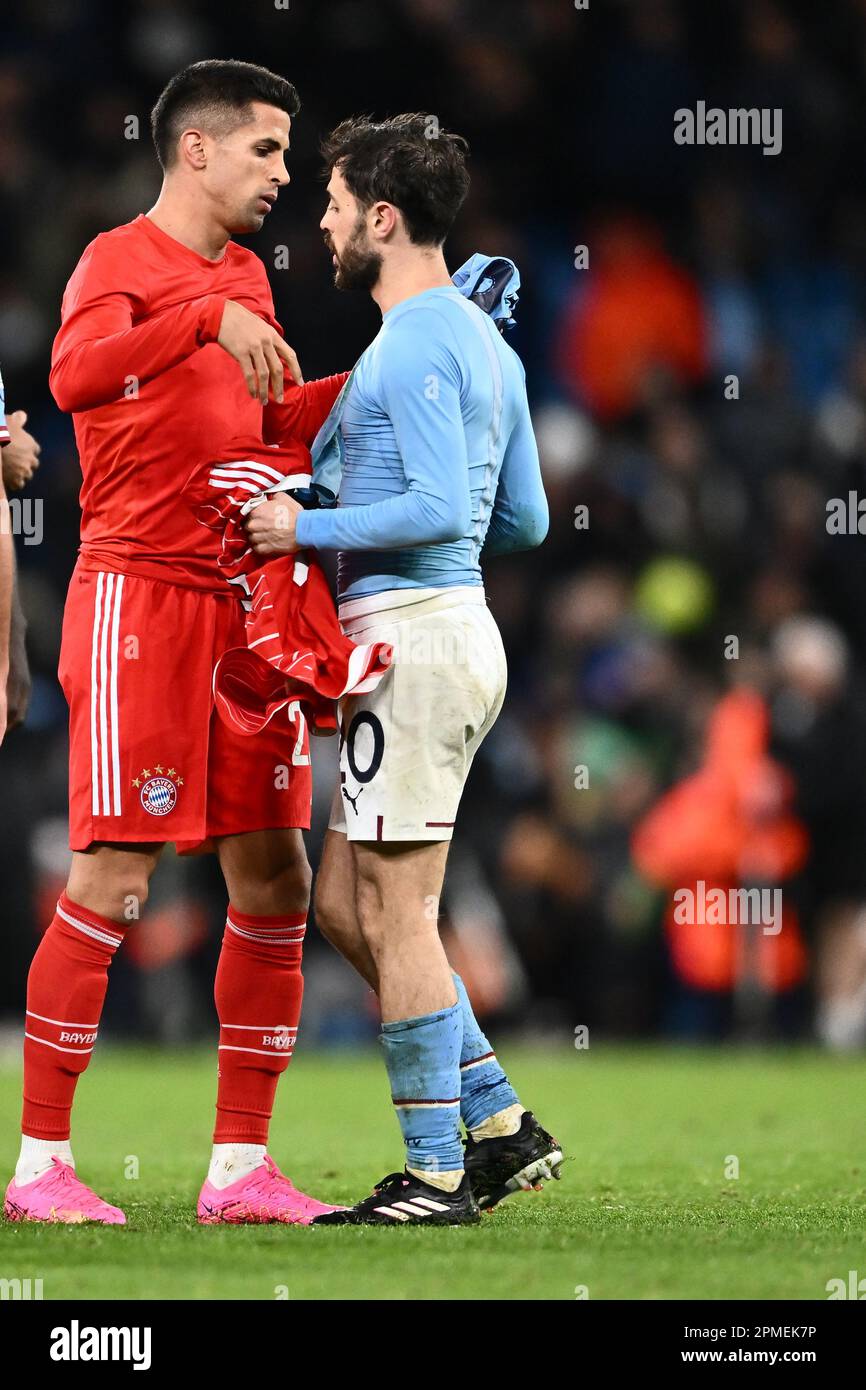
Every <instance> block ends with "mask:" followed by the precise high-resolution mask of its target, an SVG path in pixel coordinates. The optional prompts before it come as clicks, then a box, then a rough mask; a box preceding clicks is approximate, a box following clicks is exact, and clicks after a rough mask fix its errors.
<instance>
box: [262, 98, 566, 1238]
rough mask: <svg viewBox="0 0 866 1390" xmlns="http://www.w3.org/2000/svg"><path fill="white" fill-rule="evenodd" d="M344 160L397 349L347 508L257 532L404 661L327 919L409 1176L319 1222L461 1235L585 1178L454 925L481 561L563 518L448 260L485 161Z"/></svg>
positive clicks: (443, 153) (488, 673) (490, 325)
mask: <svg viewBox="0 0 866 1390" xmlns="http://www.w3.org/2000/svg"><path fill="white" fill-rule="evenodd" d="M324 154H325V159H326V165H327V168H328V169H329V171H330V181H329V183H328V199H329V201H328V207H327V211H326V213H325V216H324V217H323V219H322V222H321V227H322V229H323V231H324V233H325V240H326V243H327V245H328V248H329V250H330V251H331V253H332V256H333V262H334V266H335V281H336V284H337V285H338V287H340V288H360V289H365V290H368V291H369V292H370V293H371V294H372V297H373V299H374V300H375V301H376V303H377V304H378V306H379V308H380V309H381V311H382V315H383V320H382V328H381V330H380V332H379V334H378V335H377V337H376V338H375V339H374V341H373V342H372V343H371V345H370V347H369V348H368V349H367V350H366V352H365V353H364V354H363V356H362V357H361V359H360V361H359V363H358V365H357V367H356V368H355V371H354V373H353V374H352V377H351V379H350V381H349V382H348V383H347V385H346V388H345V389H344V392H343V396H342V398H341V400H340V401H338V403H337V405H336V406H335V410H334V412H332V418H331V419H330V420H329V422H327V423H326V426H325V429H324V430H323V433H322V435H320V437H319V440H317V445H316V448H314V460H316V461H317V471H316V474H315V476H316V477H317V479H318V480H320V481H323V482H325V481H330V475H329V474H328V472H327V470H328V468H330V467H331V466H332V465H331V464H329V463H327V462H326V460H327V459H328V457H329V450H330V453H331V454H336V456H337V458H338V459H339V465H340V467H341V472H342V477H341V481H340V485H339V507H338V508H337V509H335V510H331V511H328V510H321V511H300V509H298V508H297V507H296V505H295V503H294V502H292V501H291V500H290V499H286V498H284V497H283V498H275V499H272V500H270V501H268V502H266V503H264V504H263V505H262V506H260V507H259V508H258V509H256V510H255V511H253V512H252V514H251V518H250V521H249V523H248V530H249V534H250V538H251V541H252V544H253V546H254V547H255V549H256V550H257V552H259V553H260V554H263V555H270V554H278V553H289V552H291V551H293V550H296V549H299V548H302V547H304V546H316V547H318V548H320V549H329V548H330V549H335V550H338V551H339V552H340V554H339V582H338V590H339V592H338V598H339V612H340V620H341V623H342V625H343V628H344V631H345V632H346V633H347V635H348V636H350V637H352V638H353V639H355V640H357V641H358V642H362V643H363V642H370V641H385V642H390V643H392V645H393V647H394V662H393V665H392V667H391V669H390V670H389V672H388V673H387V674H386V676H385V677H384V678H383V680H382V681H381V683H380V684H379V686H378V687H377V688H376V689H375V690H374V691H372V692H370V693H369V694H366V695H360V696H355V697H352V698H350V699H347V700H345V701H344V702H343V706H342V709H341V747H340V785H339V786H338V788H337V792H336V796H335V800H334V806H333V809H332V813H331V820H330V828H329V831H328V835H327V839H326V843H325V849H324V853H323V858H322V864H321V868H320V870H319V876H318V882H317V891H316V919H317V922H318V924H319V926H320V928H321V930H322V931H323V932H324V933H325V935H326V936H327V937H328V938H329V940H331V941H332V942H333V944H334V945H335V946H337V948H338V949H339V950H341V951H342V952H343V954H344V955H345V956H346V957H347V959H349V960H350V961H351V962H352V964H353V965H355V967H356V968H357V969H358V970H359V971H360V973H361V974H362V975H363V976H364V977H365V979H367V980H368V981H369V983H370V984H371V985H372V987H373V988H374V989H375V990H376V991H377V993H378V995H379V1000H380V1004H381V1009H382V1042H383V1045H384V1051H385V1061H386V1065H387V1068H388V1076H389V1080H390V1084H391V1095H392V1099H393V1103H394V1106H395V1108H396V1111H397V1115H398V1118H399V1121H400V1125H401V1128H402V1131H403V1137H404V1141H405V1146H406V1168H405V1170H404V1171H403V1172H402V1173H395V1174H391V1175H389V1176H388V1177H387V1178H384V1179H383V1180H382V1181H381V1182H380V1183H379V1184H377V1186H376V1189H375V1190H374V1192H373V1194H372V1196H370V1197H367V1198H365V1199H364V1200H362V1201H360V1202H359V1203H357V1205H355V1206H353V1207H350V1208H348V1209H346V1210H342V1211H337V1212H333V1213H331V1214H329V1215H327V1216H325V1217H324V1218H319V1220H321V1221H322V1222H323V1223H327V1224H359V1223H364V1224H377V1225H402V1224H405V1223H419V1224H427V1225H431V1224H449V1225H457V1224H463V1223H465V1222H471V1221H477V1220H478V1219H479V1209H480V1208H481V1207H491V1206H494V1205H495V1204H496V1202H498V1201H499V1200H501V1198H502V1197H505V1196H507V1195H508V1193H509V1192H511V1191H518V1190H520V1188H529V1187H533V1186H538V1185H540V1183H541V1182H542V1181H543V1180H545V1179H546V1178H550V1177H551V1176H558V1173H559V1166H560V1164H561V1162H562V1154H561V1152H560V1150H559V1147H558V1145H557V1144H556V1142H555V1140H554V1139H552V1137H551V1136H550V1135H549V1134H548V1133H547V1132H546V1131H545V1130H543V1129H542V1127H541V1125H540V1124H539V1123H538V1122H537V1120H535V1118H534V1116H533V1115H532V1113H531V1112H530V1111H527V1110H525V1109H524V1107H523V1106H522V1105H521V1104H520V1102H519V1100H518V1098H517V1095H516V1093H515V1092H514V1090H513V1089H512V1087H511V1085H510V1083H509V1082H508V1079H507V1077H506V1076H505V1073H504V1071H503V1070H502V1067H501V1066H500V1065H499V1062H498V1061H497V1059H496V1056H495V1054H494V1052H493V1049H492V1048H491V1046H490V1044H489V1042H488V1041H487V1039H486V1038H485V1036H484V1034H483V1033H482V1032H481V1030H480V1028H479V1026H478V1024H477V1022H476V1020H475V1017H474V1014H473V1012H472V1008H471V1005H470V1003H469V1000H468V997H467V994H466V990H465V988H464V986H463V983H462V981H461V980H460V978H459V977H458V976H456V975H454V974H453V973H452V971H451V968H450V966H449V964H448V961H447V959H446V956H445V952H444V950H443V948H442V944H441V942H440V939H439V934H438V930H437V922H436V919H437V907H438V902H439V895H440V892H441V889H442V883H443V879H444V873H445V863H446V859H447V855H448V846H449V843H450V839H451V835H452V829H453V825H454V821H455V818H456V814H457V807H458V805H459V802H460V796H461V793H462V791H463V787H464V784H465V781H466V777H467V774H468V772H469V768H470V765H471V763H472V759H473V757H474V755H475V753H476V751H477V749H478V747H479V745H480V744H481V741H482V740H483V738H484V737H485V735H486V734H487V733H488V731H489V730H490V728H491V727H492V725H493V723H494V721H495V719H496V716H497V715H498V713H499V710H500V708H501V705H502V702H503V699H504V695H505V684H506V663H505V654H504V651H503V647H502V641H501V638H500V635H499V630H498V628H497V626H496V623H495V622H494V620H493V617H492V615H491V614H490V612H489V610H488V608H487V605H486V602H485V597H484V588H483V583H482V575H481V563H480V561H481V556H482V552H483V553H484V554H485V555H486V554H496V553H502V552H506V551H511V550H521V549H527V548H529V547H531V546H535V545H539V544H540V543H541V541H542V540H543V539H544V536H545V534H546V531H547V521H548V516H547V503H546V500H545V496H544V491H543V487H542V482H541V474H540V470H539V465H538V452H537V449H536V445H535V439H534V436H533V431H532V423H531V420H530V416H529V407H528V404H527V400H526V387H525V381H524V372H523V367H522V365H521V363H520V360H519V358H518V357H517V356H516V354H515V353H514V352H513V351H512V350H511V348H509V347H508V346H507V345H506V344H505V342H504V340H503V338H502V337H501V336H500V333H499V332H498V330H497V327H496V324H495V323H494V321H493V319H492V318H491V317H490V315H489V314H488V313H485V312H484V310H483V309H482V308H480V307H479V304H478V303H477V302H473V301H472V300H471V299H470V298H469V297H467V295H465V294H464V293H461V291H460V290H459V289H457V288H455V285H454V284H453V283H452V280H451V278H450V276H449V274H448V270H447V268H446V264H445V259H444V256H443V252H442V246H443V243H444V240H445V237H446V235H447V234H448V232H449V230H450V228H451V225H452V223H453V221H454V218H455V216H456V214H457V212H458V210H459V208H460V206H461V204H462V202H463V200H464V198H465V196H466V193H467V190H468V186H469V177H468V174H467V171H466V165H465V154H466V144H465V141H463V140H462V139H461V138H460V137H459V136H456V135H453V134H449V133H448V132H445V131H442V130H440V129H438V128H437V127H436V125H435V123H431V120H430V119H429V118H427V117H424V116H421V115H404V116H398V117H394V118H393V119H391V120H388V121H384V122H382V123H377V124H373V123H371V122H369V121H368V120H364V119H361V120H351V121H346V122H344V123H343V124H342V125H341V126H339V127H338V128H337V130H336V131H334V133H333V134H332V135H331V137H330V138H329V139H328V140H327V141H326V143H325V147H324ZM476 259H478V258H476ZM494 265H497V266H499V267H502V266H503V265H504V266H506V267H508V268H509V270H510V269H513V268H512V267H510V263H508V262H502V261H499V262H495V263H494ZM495 279H496V277H495V275H494V276H491V277H490V280H491V288H492V292H491V293H490V294H489V299H490V301H491V303H495V301H496V284H495ZM479 289H480V291H481V296H480V297H481V298H482V299H483V293H484V290H485V285H484V284H481V285H480V286H479ZM478 298H479V296H478V295H476V299H478ZM505 315H506V317H507V310H506V311H505ZM338 471H339V468H338ZM461 1118H462V1120H463V1123H464V1125H465V1127H466V1130H467V1136H468V1137H467V1141H466V1145H465V1152H464V1146H463V1144H462V1143H461V1139H460V1128H459V1126H460V1120H461Z"/></svg>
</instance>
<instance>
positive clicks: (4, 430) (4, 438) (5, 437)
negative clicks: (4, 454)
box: [0, 372, 9, 445]
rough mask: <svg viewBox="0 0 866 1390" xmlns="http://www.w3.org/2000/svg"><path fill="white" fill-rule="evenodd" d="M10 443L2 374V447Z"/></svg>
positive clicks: (0, 422)
mask: <svg viewBox="0 0 866 1390" xmlns="http://www.w3.org/2000/svg"><path fill="white" fill-rule="evenodd" d="M8 443H9V426H8V425H7V423H6V393H5V391H4V389H3V374H2V372H0V445H3V444H8Z"/></svg>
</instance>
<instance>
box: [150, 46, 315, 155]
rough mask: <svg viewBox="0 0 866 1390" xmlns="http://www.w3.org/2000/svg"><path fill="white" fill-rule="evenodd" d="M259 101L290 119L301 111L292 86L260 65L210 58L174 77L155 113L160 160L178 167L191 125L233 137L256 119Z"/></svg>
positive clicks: (152, 122)
mask: <svg viewBox="0 0 866 1390" xmlns="http://www.w3.org/2000/svg"><path fill="white" fill-rule="evenodd" d="M254 101H262V102H264V103H265V105H267V106H276V107H278V108H279V110H280V111H285V112H287V113H288V115H290V116H295V115H297V113H298V111H300V109H301V100H300V97H299V96H298V93H297V92H296V90H295V88H294V87H293V86H292V84H291V82H287V81H286V79H285V78H284V77H279V76H278V75H277V74H276V73H275V72H269V71H268V69H267V68H260V67H259V66H258V64H256V63H239V62H237V61H236V60H235V59H234V58H227V59H221V58H207V59H205V61H204V62H201V63H192V64H191V65H190V66H189V67H186V68H183V69H182V70H181V71H180V72H178V73H175V75H174V77H173V78H172V79H171V81H170V82H169V84H168V86H167V87H166V88H165V89H164V90H163V91H162V93H161V94H160V96H159V99H158V101H157V103H156V105H155V106H154V108H153V110H152V112H151V113H150V129H151V134H152V135H153V143H154V146H155V147H156V156H157V159H158V160H159V162H160V164H161V165H162V167H163V169H168V168H170V166H171V165H172V164H173V163H174V158H175V153H176V146H177V142H178V140H179V138H180V136H181V134H182V132H183V131H184V130H186V129H187V128H188V126H189V125H190V123H191V122H194V121H201V123H202V124H203V125H207V126H208V127H209V129H210V130H213V131H215V132H216V133H219V134H220V135H228V134H230V133H231V131H232V130H235V129H237V127H238V126H239V125H245V124H246V123H247V121H249V120H250V119H251V118H252V111H251V106H252V103H253V102H254Z"/></svg>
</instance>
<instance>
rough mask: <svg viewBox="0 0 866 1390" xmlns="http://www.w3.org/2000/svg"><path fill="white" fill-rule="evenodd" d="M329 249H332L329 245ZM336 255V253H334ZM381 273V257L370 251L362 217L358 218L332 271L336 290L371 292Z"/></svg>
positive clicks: (376, 252)
mask: <svg viewBox="0 0 866 1390" xmlns="http://www.w3.org/2000/svg"><path fill="white" fill-rule="evenodd" d="M329 249H330V250H331V251H332V252H333V250H334V248H333V246H332V245H330V244H329ZM334 254H335V255H336V252H334ZM381 273H382V257H381V255H380V254H379V252H378V251H374V250H372V248H371V247H370V244H369V242H368V241H367V237H366V229H365V226H364V219H363V217H359V219H358V221H357V223H356V224H355V227H354V230H353V231H352V235H351V236H350V237H349V239H348V241H347V242H346V245H345V246H344V247H343V251H342V254H341V255H340V256H339V258H338V261H337V265H336V267H335V270H334V284H335V285H336V287H337V289H338V290H367V291H369V290H372V289H373V287H374V285H375V284H376V282H377V281H378V279H379V276H380V275H381Z"/></svg>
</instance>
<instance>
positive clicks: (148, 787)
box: [132, 763, 183, 816]
mask: <svg viewBox="0 0 866 1390" xmlns="http://www.w3.org/2000/svg"><path fill="white" fill-rule="evenodd" d="M132 785H133V786H134V787H137V788H138V789H139V794H140V796H141V804H142V806H143V807H144V809H145V811H147V813H148V814H149V815H151V816H167V815H168V813H169V811H173V810H174V808H175V806H176V805H177V792H178V787H182V786H183V778H182V777H179V776H178V774H177V771H176V769H175V768H173V767H169V768H163V767H161V766H160V764H159V763H157V764H156V765H155V766H154V768H153V770H152V771H151V769H150V768H149V767H146V768H144V769H143V770H142V772H141V773H140V775H139V776H138V777H133V779H132Z"/></svg>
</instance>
